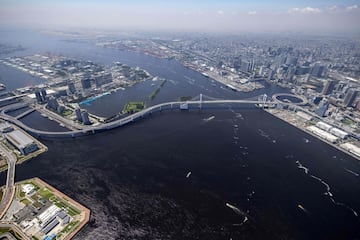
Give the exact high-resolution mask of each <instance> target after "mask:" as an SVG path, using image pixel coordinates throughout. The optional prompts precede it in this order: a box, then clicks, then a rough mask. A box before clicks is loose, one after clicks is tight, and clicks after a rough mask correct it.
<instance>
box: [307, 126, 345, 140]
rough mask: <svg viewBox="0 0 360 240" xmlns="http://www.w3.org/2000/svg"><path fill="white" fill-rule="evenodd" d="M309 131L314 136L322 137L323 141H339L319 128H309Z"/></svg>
mask: <svg viewBox="0 0 360 240" xmlns="http://www.w3.org/2000/svg"><path fill="white" fill-rule="evenodd" d="M307 130H308V131H310V132H312V133H313V134H315V135H317V136H319V137H321V138H322V139H325V140H327V141H329V142H332V143H335V142H336V141H337V140H338V138H337V137H335V136H334V135H332V134H330V133H328V132H326V131H324V130H322V129H320V128H318V127H315V126H309V127H307Z"/></svg>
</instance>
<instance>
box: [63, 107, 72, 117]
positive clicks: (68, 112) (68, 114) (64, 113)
mask: <svg viewBox="0 0 360 240" xmlns="http://www.w3.org/2000/svg"><path fill="white" fill-rule="evenodd" d="M72 113H73V111H71V110H70V109H66V110H65V111H64V112H63V113H62V115H63V116H64V117H67V116H70V115H71V114H72Z"/></svg>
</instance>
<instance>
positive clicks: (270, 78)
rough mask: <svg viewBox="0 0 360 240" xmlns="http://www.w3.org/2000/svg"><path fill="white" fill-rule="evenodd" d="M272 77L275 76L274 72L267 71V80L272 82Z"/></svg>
mask: <svg viewBox="0 0 360 240" xmlns="http://www.w3.org/2000/svg"><path fill="white" fill-rule="evenodd" d="M274 75H275V71H274V70H270V71H269V76H268V80H269V81H270V80H273V79H274Z"/></svg>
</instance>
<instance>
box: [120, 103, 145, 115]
mask: <svg viewBox="0 0 360 240" xmlns="http://www.w3.org/2000/svg"><path fill="white" fill-rule="evenodd" d="M144 108H145V102H128V103H127V104H125V106H124V109H123V112H125V113H134V112H139V111H141V110H143V109H144Z"/></svg>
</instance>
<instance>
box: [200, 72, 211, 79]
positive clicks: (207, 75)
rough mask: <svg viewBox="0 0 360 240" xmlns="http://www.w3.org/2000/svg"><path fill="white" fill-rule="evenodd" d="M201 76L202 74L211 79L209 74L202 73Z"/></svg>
mask: <svg viewBox="0 0 360 240" xmlns="http://www.w3.org/2000/svg"><path fill="white" fill-rule="evenodd" d="M201 74H202V75H203V76H204V77H207V78H209V77H210V76H209V74H207V73H206V72H202V73H201Z"/></svg>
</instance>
